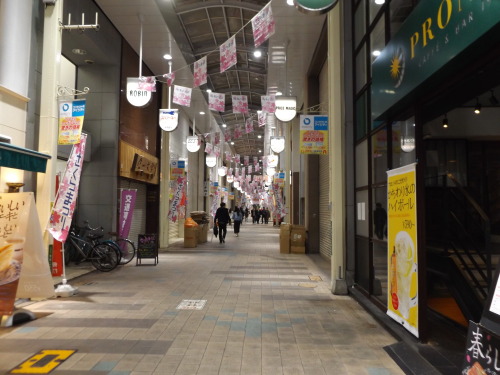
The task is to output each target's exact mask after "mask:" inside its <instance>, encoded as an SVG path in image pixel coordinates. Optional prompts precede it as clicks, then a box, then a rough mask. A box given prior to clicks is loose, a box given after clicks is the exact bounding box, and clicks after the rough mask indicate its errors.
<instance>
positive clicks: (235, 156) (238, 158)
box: [233, 154, 241, 164]
mask: <svg viewBox="0 0 500 375" xmlns="http://www.w3.org/2000/svg"><path fill="white" fill-rule="evenodd" d="M233 161H234V162H235V163H238V164H241V156H240V154H236V155H234V158H233Z"/></svg>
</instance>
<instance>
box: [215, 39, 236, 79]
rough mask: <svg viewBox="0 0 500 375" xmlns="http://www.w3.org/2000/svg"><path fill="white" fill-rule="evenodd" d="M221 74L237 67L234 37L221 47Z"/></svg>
mask: <svg viewBox="0 0 500 375" xmlns="http://www.w3.org/2000/svg"><path fill="white" fill-rule="evenodd" d="M219 52H220V72H221V73H224V72H225V71H226V70H228V69H229V68H230V67H232V66H233V65H236V62H237V59H236V38H235V36H234V35H233V36H232V37H231V38H229V39H228V40H226V41H225V42H224V43H223V44H221V46H220V47H219Z"/></svg>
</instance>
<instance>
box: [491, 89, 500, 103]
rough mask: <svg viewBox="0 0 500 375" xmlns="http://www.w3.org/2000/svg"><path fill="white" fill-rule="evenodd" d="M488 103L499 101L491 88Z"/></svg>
mask: <svg viewBox="0 0 500 375" xmlns="http://www.w3.org/2000/svg"><path fill="white" fill-rule="evenodd" d="M490 103H491V105H498V103H499V102H498V99H497V98H496V96H495V94H494V92H493V90H491V96H490Z"/></svg>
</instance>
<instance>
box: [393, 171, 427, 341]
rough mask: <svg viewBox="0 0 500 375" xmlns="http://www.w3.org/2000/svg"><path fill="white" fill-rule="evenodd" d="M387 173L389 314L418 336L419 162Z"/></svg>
mask: <svg viewBox="0 0 500 375" xmlns="http://www.w3.org/2000/svg"><path fill="white" fill-rule="evenodd" d="M387 176H388V188H387V209H388V213H387V217H388V222H387V237H388V239H387V245H388V252H387V269H388V280H389V288H388V296H387V298H388V303H387V307H388V310H387V314H388V315H389V316H390V317H391V318H393V319H394V320H395V321H397V322H399V323H400V324H402V325H403V326H404V327H405V328H406V329H407V330H408V331H410V332H411V333H412V334H414V335H415V336H416V337H418V335H419V333H418V271H417V270H418V258H417V249H418V247H417V190H416V164H415V163H413V164H409V165H406V166H404V167H401V168H396V169H393V170H390V171H388V172H387Z"/></svg>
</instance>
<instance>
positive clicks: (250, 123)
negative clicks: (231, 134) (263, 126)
mask: <svg viewBox="0 0 500 375" xmlns="http://www.w3.org/2000/svg"><path fill="white" fill-rule="evenodd" d="M251 132H253V120H252V118H251V117H249V118H247V120H246V121H245V133H246V134H248V133H251Z"/></svg>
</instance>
